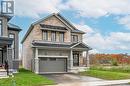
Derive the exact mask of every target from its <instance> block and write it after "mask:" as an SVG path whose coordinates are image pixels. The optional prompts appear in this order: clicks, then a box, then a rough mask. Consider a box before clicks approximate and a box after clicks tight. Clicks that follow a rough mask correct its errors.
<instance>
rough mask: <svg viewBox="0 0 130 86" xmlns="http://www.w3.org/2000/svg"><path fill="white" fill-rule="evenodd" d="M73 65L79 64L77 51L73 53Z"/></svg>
mask: <svg viewBox="0 0 130 86" xmlns="http://www.w3.org/2000/svg"><path fill="white" fill-rule="evenodd" d="M73 66H79V53H74V54H73Z"/></svg>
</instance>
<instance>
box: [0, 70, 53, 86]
mask: <svg viewBox="0 0 130 86" xmlns="http://www.w3.org/2000/svg"><path fill="white" fill-rule="evenodd" d="M19 72H20V73H17V74H15V77H13V78H7V79H0V86H44V85H50V84H54V82H53V81H52V80H49V79H47V78H46V77H43V76H40V75H37V74H34V73H32V72H30V71H28V70H25V69H20V71H19ZM14 82H15V83H14ZM13 84H14V85H13ZM15 84H16V85H15Z"/></svg>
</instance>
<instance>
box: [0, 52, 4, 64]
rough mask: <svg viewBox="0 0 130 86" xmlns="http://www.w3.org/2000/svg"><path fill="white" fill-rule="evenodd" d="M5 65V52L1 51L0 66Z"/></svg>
mask: <svg viewBox="0 0 130 86" xmlns="http://www.w3.org/2000/svg"><path fill="white" fill-rule="evenodd" d="M2 64H3V51H2V50H0V66H2Z"/></svg>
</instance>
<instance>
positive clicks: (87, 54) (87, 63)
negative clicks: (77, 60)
mask: <svg viewBox="0 0 130 86" xmlns="http://www.w3.org/2000/svg"><path fill="white" fill-rule="evenodd" d="M86 61H87V62H86V66H87V67H89V66H90V63H89V52H88V51H86Z"/></svg>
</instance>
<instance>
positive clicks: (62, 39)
mask: <svg viewBox="0 0 130 86" xmlns="http://www.w3.org/2000/svg"><path fill="white" fill-rule="evenodd" d="M59 41H60V42H64V32H59Z"/></svg>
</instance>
